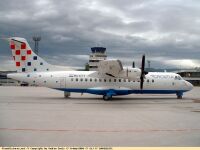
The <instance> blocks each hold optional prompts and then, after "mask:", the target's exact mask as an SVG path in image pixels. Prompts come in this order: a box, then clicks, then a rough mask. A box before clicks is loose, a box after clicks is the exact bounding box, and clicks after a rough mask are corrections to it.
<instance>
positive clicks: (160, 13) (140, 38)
mask: <svg viewBox="0 0 200 150" xmlns="http://www.w3.org/2000/svg"><path fill="white" fill-rule="evenodd" d="M199 26H200V1H198V0H190V1H188V0H168V1H165V0H148V1H147V0H79V1H74V0H59V1H54V0H35V1H27V0H9V2H8V1H6V0H1V1H0V34H1V36H3V37H4V36H6V37H8V36H21V37H25V38H26V39H27V40H28V41H29V42H30V44H31V46H32V47H33V42H32V40H31V37H32V36H33V35H35V34H39V35H41V36H42V41H41V42H40V55H41V56H42V57H45V58H46V59H47V60H48V61H50V63H54V64H57V65H59V64H61V65H71V66H82V65H83V64H85V63H86V62H87V59H86V56H87V55H88V54H89V53H90V47H92V46H96V45H98V46H105V47H107V53H108V55H109V56H110V57H112V58H118V59H121V60H122V62H123V63H124V64H125V65H131V61H132V60H133V59H134V60H135V61H136V62H137V63H138V64H140V59H141V55H142V54H143V53H145V54H146V55H147V59H149V60H151V61H152V65H153V66H154V67H177V61H179V62H187V63H181V64H182V65H185V66H186V67H195V66H197V65H200V61H199V57H200V54H199V49H200V36H199V34H200V28H199ZM0 53H1V56H2V57H3V58H9V57H8V56H9V55H10V52H9V47H8V45H7V43H6V42H4V41H2V40H1V41H0ZM76 55H77V56H78V57H76ZM80 56H83V58H81V57H80ZM160 58H162V59H160ZM60 60H63V61H62V62H61V61H60ZM0 63H1V64H3V65H1V66H0V68H3V67H2V66H6V65H5V63H7V61H5V60H3V59H2V60H0Z"/></svg>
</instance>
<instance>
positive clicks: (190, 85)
mask: <svg viewBox="0 0 200 150" xmlns="http://www.w3.org/2000/svg"><path fill="white" fill-rule="evenodd" d="M185 82H186V85H187V87H188V90H189V91H190V90H192V89H193V85H192V84H191V83H190V82H188V81H185Z"/></svg>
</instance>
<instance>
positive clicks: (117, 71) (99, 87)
mask: <svg viewBox="0 0 200 150" xmlns="http://www.w3.org/2000/svg"><path fill="white" fill-rule="evenodd" d="M8 41H9V42H10V48H11V50H12V56H13V60H14V62H15V66H16V69H17V73H12V74H8V77H9V78H12V79H15V80H18V81H21V82H27V83H29V84H34V85H37V86H43V87H48V88H52V89H57V90H61V91H64V95H65V97H69V96H70V92H77V93H90V94H97V95H102V96H103V99H104V100H110V99H111V98H112V97H113V96H118V95H128V94H176V95H177V98H178V99H181V98H182V95H183V93H184V92H187V91H190V90H191V89H192V88H193V86H192V84H190V83H189V82H187V81H185V80H183V79H182V78H181V76H180V75H178V74H175V73H166V72H145V71H144V68H145V56H143V57H142V66H141V69H139V68H126V69H124V68H123V66H122V63H121V61H119V60H104V61H100V62H99V66H98V71H73V70H69V68H67V71H65V70H63V69H62V68H61V67H59V66H54V65H50V64H48V63H47V62H46V61H44V60H43V59H42V58H41V57H39V56H38V55H36V54H35V53H34V52H33V51H32V49H31V48H30V46H29V44H28V42H27V41H26V39H24V38H19V37H12V38H8Z"/></svg>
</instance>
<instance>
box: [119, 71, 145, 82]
mask: <svg viewBox="0 0 200 150" xmlns="http://www.w3.org/2000/svg"><path fill="white" fill-rule="evenodd" d="M140 76H141V69H139V68H127V69H123V71H121V73H120V74H119V77H120V78H124V79H129V80H134V81H139V80H140Z"/></svg>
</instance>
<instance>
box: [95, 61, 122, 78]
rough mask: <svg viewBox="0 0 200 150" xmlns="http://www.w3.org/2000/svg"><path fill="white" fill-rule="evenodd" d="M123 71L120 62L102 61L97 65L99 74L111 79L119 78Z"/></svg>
mask: <svg viewBox="0 0 200 150" xmlns="http://www.w3.org/2000/svg"><path fill="white" fill-rule="evenodd" d="M122 70H123V67H122V63H121V61H120V60H103V61H100V62H99V64H98V71H99V73H102V74H106V75H109V76H112V77H117V76H119V74H120V72H121V71H122Z"/></svg>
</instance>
